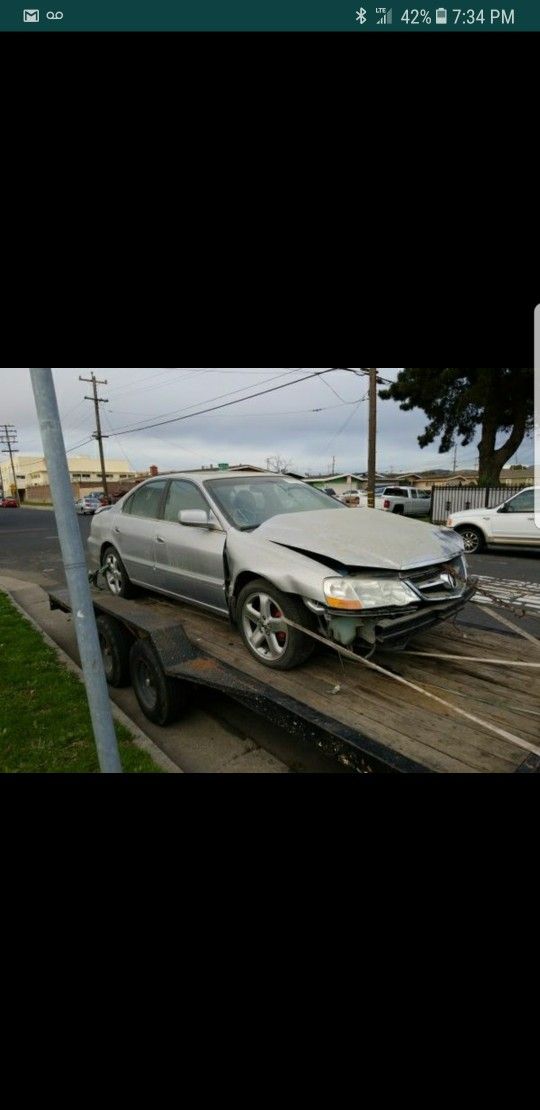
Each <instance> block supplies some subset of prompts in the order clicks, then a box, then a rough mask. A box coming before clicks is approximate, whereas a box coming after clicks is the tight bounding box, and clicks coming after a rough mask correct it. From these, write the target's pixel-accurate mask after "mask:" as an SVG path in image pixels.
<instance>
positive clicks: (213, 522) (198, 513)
mask: <svg viewBox="0 0 540 1110" xmlns="http://www.w3.org/2000/svg"><path fill="white" fill-rule="evenodd" d="M178 523H179V524H188V525H190V526H191V528H213V529H216V530H217V531H219V532H221V525H220V524H219V522H218V520H217V517H215V516H214V514H213V513H212V512H210V513H207V512H205V510H204V509H181V511H180V512H179V513H178Z"/></svg>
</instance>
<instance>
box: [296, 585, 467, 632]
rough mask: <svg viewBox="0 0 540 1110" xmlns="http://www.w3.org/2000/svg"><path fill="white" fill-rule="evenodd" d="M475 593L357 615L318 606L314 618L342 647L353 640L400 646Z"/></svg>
mask: <svg viewBox="0 0 540 1110" xmlns="http://www.w3.org/2000/svg"><path fill="white" fill-rule="evenodd" d="M474 592H475V587H474V586H468V587H467V588H466V589H465V590H463V592H462V593H460V594H459V596H457V597H453V598H451V599H449V600H448V601H437V602H433V603H432V604H429V603H427V602H424V603H420V604H418V605H411V606H410V607H407V610H406V611H404V610H403V608H399V609H379V610H375V609H372V610H370V612H369V613H366V614H365V615H362V616H360V615H359V614H358V613H354V614H351V613H336V612H334V611H332V610H330V609H328V608H326V607H325V606H320V607H318V614H317V615H318V617H319V620H320V621H321V625H322V628H323V631H324V634H325V635H326V636H328V638H329V639H330V640H334V641H335V642H336V643H339V644H342V646H343V647H350V646H351V645H352V644H353V643H354V641H355V640H360V641H363V642H364V643H365V644H368V645H370V646H372V647H375V646H377V645H381V646H382V645H387V646H389V647H391V646H392V645H396V646H397V645H398V644H401V643H402V642H403V641H405V640H407V639H408V638H409V636H412V635H413V634H414V633H415V632H420V631H422V630H423V629H426V628H431V627H432V625H434V624H438V623H439V622H440V621H445V620H448V619H449V618H451V617H453V616H455V614H456V613H458V612H459V611H460V609H463V607H464V605H466V604H467V602H469V601H470V600H471V598H472V596H473V594H474Z"/></svg>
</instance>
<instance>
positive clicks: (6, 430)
mask: <svg viewBox="0 0 540 1110" xmlns="http://www.w3.org/2000/svg"><path fill="white" fill-rule="evenodd" d="M0 428H2V431H1V432H0V442H1V443H5V444H7V446H6V447H3V448H2V454H3V455H9V461H10V463H11V473H12V475H13V485H14V486H15V497H16V498H17V505H18V506H19V508H20V507H21V499H20V497H19V489H18V486H17V475H16V474H15V464H14V462H13V451H12V448H13V446H14V445H15V444H16V442H17V432H16V431H15V428H14V425H13V424H0Z"/></svg>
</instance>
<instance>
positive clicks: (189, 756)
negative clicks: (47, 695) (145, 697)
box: [0, 575, 289, 774]
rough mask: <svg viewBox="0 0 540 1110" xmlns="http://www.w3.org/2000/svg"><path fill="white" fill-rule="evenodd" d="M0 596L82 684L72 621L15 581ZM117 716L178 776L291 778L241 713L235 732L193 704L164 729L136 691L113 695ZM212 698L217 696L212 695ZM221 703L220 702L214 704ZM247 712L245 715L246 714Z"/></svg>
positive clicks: (1, 586)
mask: <svg viewBox="0 0 540 1110" xmlns="http://www.w3.org/2000/svg"><path fill="white" fill-rule="evenodd" d="M0 590H3V591H4V592H5V593H6V594H8V596H10V597H11V599H12V601H13V603H14V604H15V605H16V607H17V608H18V609H19V610H20V611H21V612H22V613H23V615H25V616H27V617H28V619H29V620H30V621H31V622H32V623H33V624H34V626H35V627H36V628H37V629H38V631H40V632H41V633H42V635H43V637H44V639H45V641H46V642H47V643H48V644H49V645H50V646H51V647H53V648H54V650H55V651H56V652H57V654H58V656H59V658H60V659H61V660H62V662H63V663H65V665H66V666H68V667H69V668H70V669H71V670H74V671H76V673H77V674H78V675H79V676H80V677H81V678H82V671H81V669H80V659H79V653H78V648H77V641H76V635H75V630H74V627H73V621H72V618H71V615H70V614H68V613H64V612H62V611H61V610H54V611H52V610H51V609H50V606H49V598H48V595H47V593H46V592H45V590H43V589H42V588H41V586H38V585H36V584H35V583H33V582H27V581H23V580H22V579H19V578H14V577H12V576H7V575H0ZM109 693H110V699H111V704H112V711H113V716H114V717H115V718H116V719H117V720H119V721H121V722H122V723H123V724H124V725H126V727H127V728H128V729H129V730H130V732H131V733H132V735H133V737H134V741H135V743H136V744H137V745H138V747H141V748H143V749H144V750H145V751H148V752H149V753H150V754H151V756H152V758H153V759H155V762H156V763H157V764H158V765H159V766H160V767H162V768H163V770H166V771H169V772H170V773H173V774H179V773H182V772H188V773H192V774H193V773H203V774H204V773H206V774H208V773H217V774H261V773H263V774H264V773H266V774H268V773H271V774H276V773H277V774H288V773H289V767H288V765H287V764H286V763H284V762H283V761H282V760H280V759H278V758H276V756H274V755H273V754H271V752H269V751H267V750H265V749H264V748H263V747H260V746H259V744H258V743H257V741H256V740H255V739H254V734H256V732H257V724H256V723H255V722H253V727H250V726H251V725H252V722H251V721H248V722H247V724H248V727H249V733H248V732H247V730H246V721H245V719H243V718H242V717H241V716H240V715H241V714H242V709H241V707H238V714H239V717H238V726H237V728H235V727H234V726H231V724H230V723H229V722H227V721H225V720H224V719H220V717H219V704H218V705H217V709H218V714H217V715H216V716H209V715H208V714H207V713H206V712H205V711H204V709H203V708H201V707H200V706H198V705H197V704H194V707H193V709H188V711H187V714H186V716H185V717H183V718H182V719H181V720H180V721H179V722H177V723H175V724H172V725H168V726H167V727H166V728H160V726H159V725H154V724H153V723H152V722H151V721H148V720H147V718H146V717H145V716H144V714H143V713H142V710H141V709H140V707H139V704H138V702H137V699H136V697H135V694H134V693H133V690H132V689H131V687H125V688H121V689H114V688H110V689H109ZM211 696H212V697H213V694H212V695H211ZM215 700H216V702H217V699H215ZM244 712H245V711H244Z"/></svg>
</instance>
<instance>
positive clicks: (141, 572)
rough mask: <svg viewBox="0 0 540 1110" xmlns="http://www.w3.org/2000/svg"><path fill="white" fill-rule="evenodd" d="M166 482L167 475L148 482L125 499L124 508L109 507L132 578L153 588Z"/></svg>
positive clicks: (114, 538)
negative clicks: (155, 554) (158, 527)
mask: <svg viewBox="0 0 540 1110" xmlns="http://www.w3.org/2000/svg"><path fill="white" fill-rule="evenodd" d="M166 486H167V479H166V478H158V479H156V480H155V481H153V482H145V483H144V485H142V486H139V488H138V489H136V490H135V491H134V492H133V493H132V495H131V497H128V498H127V500H126V501H124V504H123V506H122V511H121V512H116V511H115V510H114V509H108V510H107V512H111V513H112V514H113V516H112V519H111V539H112V542H113V543H114V546H115V547H116V548H117V549H118V551H119V552H120V555H121V557H122V561H123V563H124V566H125V568H126V570H127V572H128V575H129V577H130V578H131V580H132V581H133V582H136V583H138V584H139V585H141V586H148V587H149V588H150V589H152V588H153V586H154V583H155V577H156V575H155V563H154V544H155V535H156V524H157V521H158V518H159V511H160V506H161V501H162V498H163V495H164V493H165V488H166ZM100 515H101V514H100Z"/></svg>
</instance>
